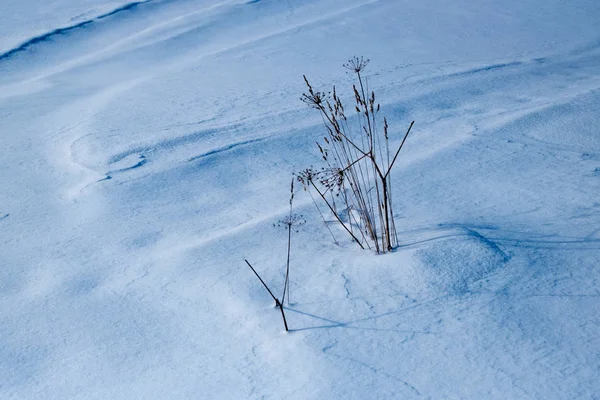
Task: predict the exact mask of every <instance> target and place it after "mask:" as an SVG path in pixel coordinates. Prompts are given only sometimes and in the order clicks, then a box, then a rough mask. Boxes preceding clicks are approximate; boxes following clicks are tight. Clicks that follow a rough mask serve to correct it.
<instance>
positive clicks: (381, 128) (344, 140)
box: [298, 57, 414, 253]
mask: <svg viewBox="0 0 600 400" xmlns="http://www.w3.org/2000/svg"><path fill="white" fill-rule="evenodd" d="M368 63H369V60H365V59H363V58H362V57H360V58H359V57H354V58H352V59H350V60H349V61H348V63H347V64H344V67H345V68H346V69H348V70H349V71H350V72H351V73H354V74H355V75H356V78H357V84H355V85H353V87H352V88H353V95H354V101H355V104H354V106H355V107H354V111H355V112H356V116H357V117H356V120H353V119H351V120H348V118H347V117H346V113H345V108H344V105H343V103H342V100H341V99H340V97H339V96H338V94H337V93H336V89H335V86H334V87H333V91H332V92H331V93H325V92H319V91H315V90H314V89H313V87H312V86H311V84H310V83H309V82H308V79H307V78H306V76H304V81H305V83H306V86H307V88H308V93H303V94H302V97H301V100H302V101H303V102H304V103H306V104H307V105H309V106H310V107H312V108H314V109H316V110H318V111H319V113H320V114H321V117H322V118H323V123H324V125H325V127H326V129H327V135H326V136H324V137H323V142H322V143H318V142H317V147H318V148H319V152H320V153H321V156H322V158H323V160H324V161H325V163H326V166H325V167H322V168H320V169H315V168H312V167H311V168H308V169H305V170H304V171H302V172H301V173H299V174H298V181H299V182H301V183H302V184H303V186H304V188H305V189H306V190H308V191H309V193H310V192H311V191H314V192H316V193H317V194H318V195H319V197H320V198H321V200H323V202H324V203H325V204H326V205H327V207H328V208H329V210H330V211H331V212H332V214H333V215H334V217H335V218H336V220H337V221H338V222H339V223H340V224H341V225H342V227H343V228H344V229H345V231H346V232H347V233H348V234H349V235H350V236H351V237H352V239H353V240H354V241H355V242H356V243H358V245H359V246H360V247H361V248H363V249H364V248H365V246H366V247H367V248H369V249H374V250H375V251H376V252H377V253H385V252H387V251H391V250H392V249H393V248H394V247H396V246H397V244H398V237H397V233H396V224H395V222H394V213H393V210H392V186H391V182H390V172H391V170H392V167H393V166H394V164H395V162H396V159H397V158H398V154H399V153H400V150H402V147H403V146H404V142H405V141H406V138H407V137H408V134H409V133H410V130H411V128H412V126H413V124H414V121H413V122H411V124H410V126H409V127H408V130H407V131H406V134H405V135H404V138H403V139H402V142H401V143H400V145H399V146H398V148H397V150H396V151H395V152H393V153H392V152H390V144H389V141H390V139H389V135H388V129H389V127H388V123H387V120H386V119H385V118H383V121H381V120H380V118H379V117H378V116H379V110H380V106H379V104H378V103H377V104H376V103H375V93H374V92H372V91H371V92H370V93H369V89H368V86H367V81H366V79H365V78H364V77H363V75H362V73H363V71H364V69H365V67H366V66H367V64H368ZM311 196H312V193H311ZM313 201H314V197H313ZM315 205H317V204H316V202H315ZM317 209H319V207H318V205H317ZM319 213H321V211H320V209H319ZM321 217H322V218H323V220H324V217H323V214H322V213H321ZM330 233H332V232H331V230H330ZM332 235H333V233H332ZM334 240H335V238H334Z"/></svg>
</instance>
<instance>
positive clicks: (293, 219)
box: [244, 178, 306, 331]
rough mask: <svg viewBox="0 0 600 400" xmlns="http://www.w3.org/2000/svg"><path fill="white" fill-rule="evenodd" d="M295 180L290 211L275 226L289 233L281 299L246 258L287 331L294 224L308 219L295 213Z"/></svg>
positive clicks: (291, 191)
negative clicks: (285, 306) (286, 303)
mask: <svg viewBox="0 0 600 400" xmlns="http://www.w3.org/2000/svg"><path fill="white" fill-rule="evenodd" d="M294 180H295V179H294V178H292V183H291V185H290V212H289V214H288V215H287V216H286V217H285V218H284V219H283V220H281V221H279V223H278V224H275V226H280V227H285V228H286V229H287V233H288V241H287V261H286V265H285V279H284V282H283V293H282V295H281V301H279V299H278V298H277V297H275V295H274V294H273V292H272V291H271V289H270V288H269V286H267V284H266V283H265V281H264V280H263V279H262V278H261V276H260V275H259V274H258V272H256V270H255V269H254V267H253V266H252V265H251V264H250V262H248V260H244V261H245V262H246V264H248V266H249V267H250V269H251V270H252V272H254V275H256V277H257V278H258V279H259V280H260V282H261V283H262V284H263V286H264V287H265V289H267V291H268V292H269V294H270V295H271V297H272V298H273V300H275V307H277V308H279V310H280V311H281V318H282V319H283V326H284V327H285V330H286V331H288V324H287V320H286V318H285V312H284V311H283V303H284V302H285V300H286V296H287V301H288V306H289V304H290V254H291V248H292V230H293V229H294V226H299V225H303V224H304V223H305V222H306V221H304V219H303V218H302V216H301V215H298V214H294V213H293V204H294Z"/></svg>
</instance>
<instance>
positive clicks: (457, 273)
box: [416, 232, 509, 295]
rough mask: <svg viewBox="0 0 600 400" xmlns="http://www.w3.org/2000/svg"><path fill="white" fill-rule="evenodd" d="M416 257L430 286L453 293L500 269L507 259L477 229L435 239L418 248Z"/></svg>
mask: <svg viewBox="0 0 600 400" xmlns="http://www.w3.org/2000/svg"><path fill="white" fill-rule="evenodd" d="M416 256H417V257H418V258H419V259H420V260H421V262H422V265H423V272H424V275H425V278H426V280H427V282H428V283H429V285H430V286H432V288H433V289H435V290H437V291H442V292H446V293H449V294H454V295H461V294H466V293H468V292H469V291H470V287H471V285H472V284H473V283H474V282H477V281H479V280H481V279H483V278H485V277H486V276H488V275H490V274H492V273H493V272H495V271H497V270H498V269H500V268H502V267H503V266H504V264H505V263H506V262H507V261H508V259H509V256H507V255H506V254H505V253H504V252H503V251H502V250H501V249H500V248H499V247H498V246H497V245H496V244H495V243H494V242H492V241H490V240H489V239H487V238H485V237H483V236H482V235H480V234H478V233H476V232H470V233H469V234H468V235H467V236H463V237H457V238H451V239H445V240H443V241H436V242H434V243H432V244H431V245H429V246H427V247H425V248H423V249H420V250H418V251H417V252H416Z"/></svg>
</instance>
